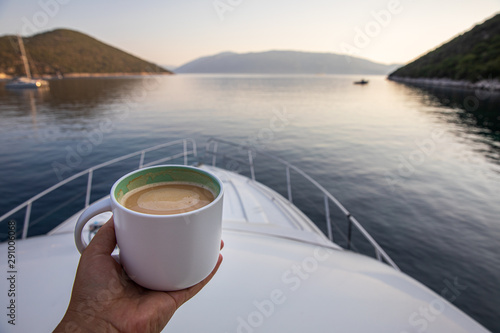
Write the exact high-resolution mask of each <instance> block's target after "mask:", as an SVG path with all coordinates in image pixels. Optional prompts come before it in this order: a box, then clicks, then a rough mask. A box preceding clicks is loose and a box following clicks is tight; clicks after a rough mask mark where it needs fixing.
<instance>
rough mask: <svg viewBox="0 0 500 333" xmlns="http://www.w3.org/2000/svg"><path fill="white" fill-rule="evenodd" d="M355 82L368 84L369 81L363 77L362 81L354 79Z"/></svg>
mask: <svg viewBox="0 0 500 333" xmlns="http://www.w3.org/2000/svg"><path fill="white" fill-rule="evenodd" d="M354 84H368V81H367V80H365V79H362V80H361V81H354Z"/></svg>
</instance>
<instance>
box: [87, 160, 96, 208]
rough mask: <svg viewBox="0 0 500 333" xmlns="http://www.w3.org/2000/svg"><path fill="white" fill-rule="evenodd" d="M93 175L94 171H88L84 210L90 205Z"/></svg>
mask: <svg viewBox="0 0 500 333" xmlns="http://www.w3.org/2000/svg"><path fill="white" fill-rule="evenodd" d="M93 175H94V170H93V169H90V170H89V177H88V178H87V194H86V195H85V208H87V207H88V206H89V204H90V192H91V191H92V176H93Z"/></svg>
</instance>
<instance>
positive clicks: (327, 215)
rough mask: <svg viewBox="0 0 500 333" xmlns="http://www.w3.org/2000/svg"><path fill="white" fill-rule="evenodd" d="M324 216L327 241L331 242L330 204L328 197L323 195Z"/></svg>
mask: <svg viewBox="0 0 500 333" xmlns="http://www.w3.org/2000/svg"><path fill="white" fill-rule="evenodd" d="M324 198H325V216H326V230H327V231H328V239H329V240H331V241H332V242H333V233H332V221H331V220H330V204H329V201H328V196H326V195H325V197H324Z"/></svg>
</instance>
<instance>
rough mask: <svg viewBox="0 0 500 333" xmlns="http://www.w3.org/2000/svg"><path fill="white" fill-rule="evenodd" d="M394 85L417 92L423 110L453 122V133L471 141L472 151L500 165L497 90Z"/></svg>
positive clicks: (499, 98) (441, 119)
mask: <svg viewBox="0 0 500 333" xmlns="http://www.w3.org/2000/svg"><path fill="white" fill-rule="evenodd" d="M397 84H398V85H404V86H405V87H406V88H407V89H409V90H412V93H413V94H417V95H418V96H419V98H420V102H421V103H422V104H424V105H426V106H429V107H430V108H428V109H426V111H425V112H429V113H432V115H433V116H434V117H436V118H437V119H439V120H440V121H443V122H446V123H449V124H453V125H455V126H454V127H453V128H454V129H455V130H454V131H453V133H454V134H455V135H457V136H458V137H460V138H463V139H465V140H467V141H468V142H470V143H472V145H471V147H475V148H474V150H475V151H477V152H480V153H481V154H482V155H483V156H485V157H486V158H487V159H488V160H489V161H490V162H493V163H495V164H500V114H499V113H498V105H500V93H499V92H495V91H490V90H468V89H456V88H444V87H429V86H420V85H409V84H403V83H397ZM436 107H437V108H436ZM485 147H486V148H485Z"/></svg>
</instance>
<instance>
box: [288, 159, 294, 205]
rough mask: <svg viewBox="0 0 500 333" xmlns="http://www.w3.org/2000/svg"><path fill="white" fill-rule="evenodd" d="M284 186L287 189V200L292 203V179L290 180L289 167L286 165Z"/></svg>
mask: <svg viewBox="0 0 500 333" xmlns="http://www.w3.org/2000/svg"><path fill="white" fill-rule="evenodd" d="M286 188H287V190H288V201H290V202H292V203H293V200H292V181H291V180H290V167H289V166H288V165H287V166H286Z"/></svg>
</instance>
